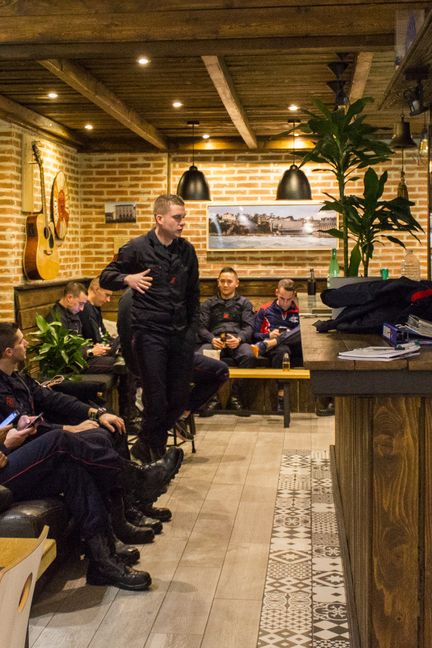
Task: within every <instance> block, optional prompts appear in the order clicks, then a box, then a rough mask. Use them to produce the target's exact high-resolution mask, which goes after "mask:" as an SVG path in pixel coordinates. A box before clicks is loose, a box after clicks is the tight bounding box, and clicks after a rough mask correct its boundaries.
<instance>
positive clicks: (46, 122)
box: [0, 95, 85, 147]
mask: <svg viewBox="0 0 432 648" xmlns="http://www.w3.org/2000/svg"><path fill="white" fill-rule="evenodd" d="M0 116H1V117H2V118H3V119H6V120H8V121H10V122H11V123H13V124H19V125H21V126H25V127H30V128H34V129H36V130H41V131H44V132H45V133H47V134H49V135H51V136H54V137H55V138H60V139H61V140H65V141H66V142H69V143H71V144H73V145H74V146H77V145H78V146H81V147H82V146H84V145H85V142H84V140H83V139H80V138H79V137H78V136H77V135H76V134H75V133H74V132H73V131H71V130H69V129H68V128H66V127H65V126H63V125H62V124H59V123H58V122H55V121H53V120H52V119H48V117H45V116H44V115H41V114H39V113H37V112H35V111H34V110H30V109H29V108H25V107H24V106H21V104H19V103H16V101H12V100H11V99H8V98H7V97H4V96H2V95H0Z"/></svg>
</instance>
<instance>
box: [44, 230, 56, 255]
mask: <svg viewBox="0 0 432 648" xmlns="http://www.w3.org/2000/svg"><path fill="white" fill-rule="evenodd" d="M44 236H45V238H46V240H47V241H48V246H49V247H50V248H51V250H52V249H53V247H54V237H53V234H52V232H51V230H50V228H49V227H44Z"/></svg>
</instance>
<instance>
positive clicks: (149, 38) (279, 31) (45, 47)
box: [0, 0, 431, 150]
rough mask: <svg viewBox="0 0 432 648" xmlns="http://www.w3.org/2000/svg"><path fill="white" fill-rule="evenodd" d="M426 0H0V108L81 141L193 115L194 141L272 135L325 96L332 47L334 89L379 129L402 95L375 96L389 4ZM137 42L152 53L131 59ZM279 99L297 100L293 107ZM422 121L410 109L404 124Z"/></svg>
mask: <svg viewBox="0 0 432 648" xmlns="http://www.w3.org/2000/svg"><path fill="white" fill-rule="evenodd" d="M430 5H431V3H430V2H415V1H414V0H412V1H406V2H394V1H393V2H392V1H390V0H376V1H374V0H369V1H366V2H361V1H360V0H340V1H339V2H336V1H335V0H315V1H314V2H302V3H298V4H297V3H295V2H293V1H292V0H291V1H290V0H207V1H206V2H204V1H202V2H199V1H193V0H189V1H185V2H183V1H181V0H166V1H164V2H156V1H155V0H147V1H145V0H143V1H140V0H123V2H122V3H119V2H118V1H117V0H91V2H90V1H87V0H20V1H19V2H17V1H16V0H0V118H1V117H2V116H3V117H7V116H11V115H12V116H13V117H14V118H15V119H16V120H17V121H19V122H21V123H24V124H30V125H33V126H38V127H39V128H42V129H43V130H45V131H46V132H50V133H51V134H53V135H55V136H60V137H61V138H63V139H66V140H69V141H72V142H74V143H77V142H78V143H79V146H80V147H81V148H82V149H83V150H177V149H179V148H187V147H190V145H191V132H190V129H189V128H188V127H187V121H188V120H195V119H196V120H199V122H200V125H199V127H198V128H197V129H196V145H197V146H202V147H205V148H210V149H211V148H239V149H242V148H250V149H254V148H263V147H279V146H284V145H286V139H283V138H282V137H281V136H280V134H281V133H284V132H285V131H286V130H287V128H288V119H292V118H293V115H294V116H295V119H298V120H301V119H302V118H304V117H305V113H304V109H311V108H313V100H314V98H320V99H322V100H323V101H324V102H326V103H327V104H328V105H329V106H331V105H333V104H334V93H333V92H332V90H330V88H329V87H328V86H327V82H328V81H331V80H334V78H335V76H334V74H333V73H332V72H331V71H330V70H329V68H328V67H327V65H328V63H330V62H332V61H337V60H340V59H341V58H342V59H343V60H344V61H346V62H347V63H348V67H347V69H346V71H345V72H344V75H343V77H342V78H343V79H344V80H345V81H346V91H347V94H350V93H352V96H353V97H357V96H362V95H367V96H372V97H374V99H375V102H374V104H373V105H372V106H371V107H370V108H369V121H370V122H372V123H373V124H375V125H376V126H377V127H378V128H379V129H380V133H381V134H382V136H383V137H390V135H391V131H392V127H393V123H394V122H395V121H397V120H398V118H399V116H400V114H401V110H402V105H401V102H397V101H393V102H392V105H391V106H390V107H386V106H384V108H381V109H379V107H380V105H381V103H382V100H383V96H384V92H385V89H386V87H387V85H388V82H389V80H390V79H391V77H392V75H393V73H394V31H395V16H396V10H401V9H416V8H430ZM140 55H146V56H148V57H149V58H150V59H151V62H150V63H149V64H148V65H146V66H141V65H139V64H138V63H137V58H138V57H139V56H140ZM50 91H55V92H56V93H57V95H58V97H57V99H55V100H51V99H49V98H48V92H50ZM174 100H178V101H181V102H182V104H183V105H182V107H181V108H179V109H174V108H173V107H172V102H173V101H174ZM291 103H296V104H298V105H299V106H300V110H299V111H298V112H297V113H295V114H294V113H290V112H289V111H288V105H289V104H291ZM406 112H407V111H406ZM86 123H91V124H92V125H93V130H92V131H86V130H84V125H85V124H86ZM422 125H423V117H420V118H416V119H414V120H413V122H412V130H413V131H414V132H416V133H418V132H419V131H420V130H421V128H422ZM204 132H206V133H208V134H209V135H210V139H209V140H207V141H206V142H204V141H203V140H201V139H200V137H199V136H200V135H201V134H202V133H204Z"/></svg>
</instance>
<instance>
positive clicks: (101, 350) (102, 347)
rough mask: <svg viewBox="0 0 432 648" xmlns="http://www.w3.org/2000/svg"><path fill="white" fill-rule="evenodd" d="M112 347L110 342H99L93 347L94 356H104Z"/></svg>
mask: <svg viewBox="0 0 432 648" xmlns="http://www.w3.org/2000/svg"><path fill="white" fill-rule="evenodd" d="M110 349H111V347H110V346H109V344H100V343H99V342H98V343H97V344H95V345H94V347H93V348H92V349H91V352H92V353H93V355H94V356H104V355H106V354H107V353H108V352H109V351H110Z"/></svg>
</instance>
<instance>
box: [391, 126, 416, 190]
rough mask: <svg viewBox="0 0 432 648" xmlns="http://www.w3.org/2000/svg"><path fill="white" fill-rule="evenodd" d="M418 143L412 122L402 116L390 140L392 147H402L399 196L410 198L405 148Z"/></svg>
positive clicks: (414, 146) (412, 146)
mask: <svg viewBox="0 0 432 648" xmlns="http://www.w3.org/2000/svg"><path fill="white" fill-rule="evenodd" d="M416 146H417V144H416V143H415V142H414V140H413V138H412V137H411V131H410V124H409V122H408V121H405V119H404V116H403V115H402V116H401V120H400V122H397V123H396V124H395V128H394V132H393V137H392V139H391V141H390V148H394V149H397V148H399V149H401V153H402V168H401V176H400V181H399V184H398V189H397V196H398V198H406V199H407V200H409V194H408V187H407V185H406V182H405V169H404V150H405V149H406V148H416Z"/></svg>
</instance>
